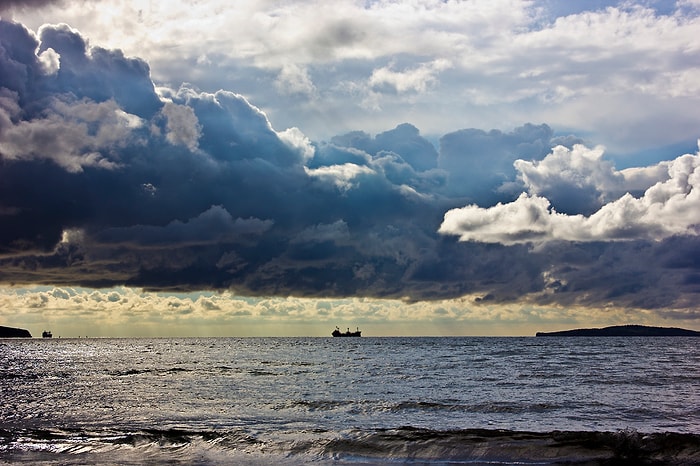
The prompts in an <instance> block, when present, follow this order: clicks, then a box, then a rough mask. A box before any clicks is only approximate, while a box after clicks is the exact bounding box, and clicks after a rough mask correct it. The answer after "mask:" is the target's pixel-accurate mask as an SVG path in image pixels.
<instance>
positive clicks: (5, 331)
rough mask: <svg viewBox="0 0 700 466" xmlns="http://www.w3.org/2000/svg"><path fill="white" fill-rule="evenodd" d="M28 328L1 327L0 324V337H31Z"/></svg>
mask: <svg viewBox="0 0 700 466" xmlns="http://www.w3.org/2000/svg"><path fill="white" fill-rule="evenodd" d="M31 337H32V334H31V333H29V330H25V329H23V328H13V327H3V326H2V325H0V338H31Z"/></svg>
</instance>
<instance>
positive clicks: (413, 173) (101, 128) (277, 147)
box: [0, 21, 700, 308]
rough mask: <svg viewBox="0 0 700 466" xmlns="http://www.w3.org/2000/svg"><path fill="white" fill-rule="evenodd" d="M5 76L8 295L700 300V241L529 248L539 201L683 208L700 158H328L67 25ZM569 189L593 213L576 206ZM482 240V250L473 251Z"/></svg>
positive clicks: (15, 31)
mask: <svg viewBox="0 0 700 466" xmlns="http://www.w3.org/2000/svg"><path fill="white" fill-rule="evenodd" d="M0 71H1V73H0V222H2V229H0V280H2V281H3V282H8V283H43V284H66V285H67V284H72V285H85V286H113V285H119V284H127V285H132V286H138V287H143V288H145V289H153V290H197V289H231V290H234V291H236V292H238V293H241V294H249V295H284V296H289V295H296V296H327V297H330V296H354V295H360V296H371V297H391V298H402V299H406V300H409V301H410V300H422V299H440V298H456V297H461V296H465V295H472V296H476V297H477V298H476V300H477V301H479V302H483V303H499V302H509V301H514V300H518V299H521V298H523V297H524V296H527V298H528V299H530V300H533V301H535V302H538V303H565V304H574V303H578V304H586V305H598V304H601V303H611V302H613V303H616V304H620V305H634V306H640V307H653V308H661V307H663V308H674V307H676V308H681V307H685V304H686V303H687V300H688V299H689V296H695V295H696V293H697V292H698V291H700V290H699V289H698V282H700V280H698V278H697V277H699V276H700V260H696V259H697V258H695V259H694V256H697V254H692V253H691V254H687V253H686V252H687V251H697V250H699V248H698V247H699V246H700V244H698V240H697V238H696V237H694V236H670V237H668V236H664V237H663V238H661V239H660V240H658V241H648V240H647V238H648V236H644V235H643V234H641V233H640V232H642V231H643V230H644V229H645V228H650V227H649V225H650V224H648V223H638V224H636V225H635V226H636V227H637V228H638V229H639V232H637V233H635V234H633V232H630V231H626V232H625V234H627V235H628V238H626V239H632V240H634V241H625V242H613V243H611V242H605V241H604V240H597V239H596V238H589V239H588V240H587V242H580V240H577V241H579V242H566V241H550V242H545V243H543V244H540V245H539V246H538V247H536V248H534V249H533V247H532V246H531V245H529V244H527V242H526V241H523V238H528V239H533V238H534V239H537V238H541V237H543V235H545V233H546V232H545V233H543V231H542V230H541V228H544V227H543V226H542V225H545V227H546V226H547V225H549V223H542V222H543V219H544V220H546V219H547V218H549V217H548V216H552V217H553V218H557V219H558V217H556V216H555V215H554V214H553V213H552V212H553V211H551V210H547V209H548V208H547V205H546V204H545V202H544V201H540V200H539V199H540V197H537V196H547V198H546V199H545V198H541V199H545V201H546V202H549V203H551V205H552V206H554V207H555V209H556V211H557V212H569V213H571V214H577V213H587V212H588V211H587V210H586V209H588V210H596V209H598V208H600V207H601V205H603V204H604V203H606V202H609V200H610V199H614V195H617V194H619V192H622V193H624V192H625V191H626V190H629V189H628V188H629V187H630V186H634V187H635V189H637V190H641V192H644V191H645V190H646V189H647V188H649V187H651V186H655V185H656V188H655V189H656V191H654V192H653V193H651V194H649V197H648V198H647V197H645V198H642V199H640V200H639V202H642V201H643V200H644V199H648V200H649V199H658V198H661V197H663V196H666V198H670V197H669V196H673V195H674V192H673V189H672V188H673V186H680V188H678V189H681V188H682V183H681V184H679V183H678V182H676V181H678V180H681V181H682V179H681V178H682V176H686V175H687V176H686V178H688V179H690V178H689V177H692V170H691V165H692V163H693V159H692V158H691V159H689V158H687V157H686V158H682V159H679V160H678V161H676V162H674V163H673V164H669V165H668V166H663V167H660V168H658V169H644V170H638V171H632V172H625V173H622V172H617V171H615V170H614V167H611V166H609V164H608V165H606V164H605V163H603V162H601V161H600V160H599V159H596V158H595V157H593V156H592V155H591V153H590V151H588V152H587V151H586V150H583V149H580V148H577V147H579V146H576V144H577V143H580V142H581V141H580V140H579V139H578V138H576V137H574V136H571V137H567V138H559V137H556V136H555V135H554V133H553V131H552V129H551V128H550V127H549V126H547V125H532V124H527V125H524V126H522V127H519V128H516V129H514V130H513V131H511V132H502V131H498V130H492V131H488V132H487V131H482V130H477V129H465V130H462V131H458V132H454V133H450V134H446V135H444V136H443V137H442V138H441V139H440V147H439V150H438V149H436V148H435V147H434V146H433V145H432V144H431V143H430V142H429V141H428V140H427V139H425V138H424V137H423V136H421V134H420V131H419V130H418V129H417V128H415V127H414V126H412V125H410V124H402V125H399V126H397V127H396V128H394V129H390V130H387V131H385V132H381V133H379V134H377V135H376V136H372V135H369V134H367V133H364V132H352V133H348V134H345V135H339V136H336V137H334V138H332V139H331V140H330V141H328V142H311V141H308V140H306V139H305V138H304V136H303V134H301V132H300V131H298V130H287V131H285V132H277V131H275V129H273V128H272V127H271V125H270V123H269V121H268V119H267V117H266V116H265V114H264V113H263V112H261V111H260V110H259V109H257V108H256V107H255V106H253V105H252V104H251V103H250V102H248V101H247V100H246V99H245V98H244V97H243V96H241V95H238V94H236V93H233V92H229V91H223V90H221V91H218V92H216V93H205V92H200V91H198V90H196V89H194V88H192V87H191V86H188V85H183V86H182V87H180V88H179V89H174V90H168V89H163V90H160V91H159V93H156V90H155V88H154V86H153V83H152V82H151V79H150V75H149V73H150V71H149V67H148V65H147V64H146V63H145V62H144V61H143V60H140V59H138V58H128V57H125V56H124V55H123V54H122V53H121V52H120V51H119V50H106V49H102V48H98V47H89V46H88V44H87V42H86V40H85V38H83V37H82V36H81V35H80V34H79V33H78V32H76V31H74V30H72V29H71V28H69V27H68V26H65V25H58V26H46V27H43V28H42V29H41V30H40V31H39V33H38V36H36V37H35V36H34V35H32V34H31V33H29V32H28V31H27V30H26V29H24V28H23V27H22V26H21V25H18V24H14V23H11V22H7V21H3V22H0ZM559 144H563V146H559V148H557V149H554V147H555V146H558V145H559ZM564 146H566V147H564ZM689 157H690V156H689ZM586 161H587V162H586ZM584 162H586V163H584ZM600 167H602V168H600ZM683 179H685V178H683ZM572 180H585V182H581V183H579V185H578V188H576V189H578V191H577V192H579V193H588V194H589V195H588V196H587V197H586V196H582V195H576V196H573V198H574V199H570V198H569V197H567V195H568V194H570V193H571V190H570V189H566V186H567V185H571V183H573V181H572ZM657 182H658V184H657ZM681 190H682V189H681ZM521 192H527V193H528V196H529V197H527V196H526V197H522V196H521V197H518V195H519V194H520V193H521ZM654 193H655V194H654ZM676 194H678V193H676ZM516 198H517V201H515V202H512V201H514V200H515V199H516ZM581 198H583V199H584V202H578V201H576V200H577V199H581ZM577 202H578V203H577ZM689 202H690V201H689ZM470 203H471V204H472V206H471V207H469V208H468V209H467V208H465V209H467V210H459V209H461V208H464V206H465V205H467V204H470ZM497 203H500V204H497ZM629 204H630V205H632V204H634V203H633V202H631V201H630V202H629ZM542 205H544V207H543V209H544V210H542V211H538V210H537V208H538V206H539V207H541V206H542ZM499 206H500V207H499ZM615 206H617V204H615V205H614V207H615ZM480 209H481V210H480ZM489 209H506V210H507V209H511V211H512V212H514V213H517V214H518V215H524V217H523V218H525V219H526V220H527V221H528V222H530V223H522V222H520V225H531V229H529V230H528V229H525V230H522V229H521V230H517V229H516V230H512V231H511V230H509V228H510V224H508V223H507V222H506V221H504V220H502V218H505V219H508V216H507V215H505V216H504V214H503V213H502V210H493V211H492V210H489ZM448 211H450V212H453V217H454V218H455V223H454V224H453V225H450V226H449V227H448V226H444V220H445V219H446V217H445V213H446V212H448ZM488 216H492V217H493V218H495V219H496V220H498V221H493V222H491V223H489V222H485V221H483V219H484V218H491V217H488ZM470 222H472V223H470ZM473 222H477V223H473ZM550 223H551V222H550ZM490 225H491V226H494V227H495V228H496V227H497V228H502V230H500V231H493V232H492V233H489V232H488V231H486V230H484V228H487V227H489V226H490ZM623 226H624V225H623ZM470 228H472V229H474V231H476V233H475V234H478V235H480V236H479V239H478V240H476V241H474V240H471V241H468V242H459V241H457V240H456V238H455V235H457V236H462V235H465V234H468V233H469V232H468V231H467V230H469V229H470ZM438 230H441V231H440V233H438ZM441 233H443V234H441ZM489 234H490V235H491V236H489ZM489 238H490V239H489ZM639 238H642V240H640V239H639ZM635 239H636V240H635ZM650 265H653V266H650Z"/></svg>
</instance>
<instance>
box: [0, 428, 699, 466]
mask: <svg viewBox="0 0 700 466" xmlns="http://www.w3.org/2000/svg"><path fill="white" fill-rule="evenodd" d="M289 437H290V438H288V439H280V438H275V439H266V438H264V437H262V436H256V435H255V434H254V433H252V432H248V431H246V430H245V429H238V430H225V431H215V430H206V431H195V430H185V429H164V430H158V429H147V430H139V431H134V432H128V431H114V430H104V431H81V430H64V429H54V430H21V431H7V430H0V453H2V454H1V455H0V457H1V458H2V460H0V462H3V463H5V462H6V463H36V464H41V463H43V464H69V465H73V464H144V463H149V464H165V463H167V464H201V465H208V464H219V463H221V462H235V463H238V464H265V463H266V462H275V463H278V464H299V463H318V464H325V463H330V462H333V463H334V464H390V463H391V464H395V463H406V462H409V463H412V464H426V465H427V464H546V465H550V464H551V465H557V464H587V465H611V464H630V465H632V464H635V465H657V464H658V465H661V464H668V465H691V464H698V463H699V462H700V435H697V434H684V433H672V432H667V433H651V434H644V433H639V432H637V431H635V430H629V429H628V430H621V431H617V432H567V431H553V432H519V431H510V430H489V429H465V430H447V431H439V430H431V429H419V428H414V427H401V428H397V429H374V430H362V429H353V430H348V431H344V432H331V431H325V430H322V429H317V430H313V431H300V432H296V433H295V434H294V435H291V434H290V436H289Z"/></svg>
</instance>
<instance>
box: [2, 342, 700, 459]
mask: <svg viewBox="0 0 700 466" xmlns="http://www.w3.org/2000/svg"><path fill="white" fill-rule="evenodd" d="M625 461H626V462H627V464H700V339H699V338H661V337H649V338H630V337H627V338H600V337H598V338H585V337H575V338H571V337H570V338H566V337H562V338H555V337H548V338H536V337H530V338H470V337H469V338H468V337H464V338H371V337H363V338H159V339H52V340H48V339H46V340H42V339H31V340H22V339H16V340H15V339H7V340H0V463H4V464H16V463H26V464H61V465H72V464H100V465H101V464H120V465H121V464H153V465H156V464H201V465H208V464H353V465H358V464H572V463H574V464H575V463H577V462H579V463H580V464H618V463H619V462H625Z"/></svg>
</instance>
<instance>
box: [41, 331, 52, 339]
mask: <svg viewBox="0 0 700 466" xmlns="http://www.w3.org/2000/svg"><path fill="white" fill-rule="evenodd" d="M41 338H53V335H52V334H51V332H50V331H49V330H44V331H43V332H41Z"/></svg>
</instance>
